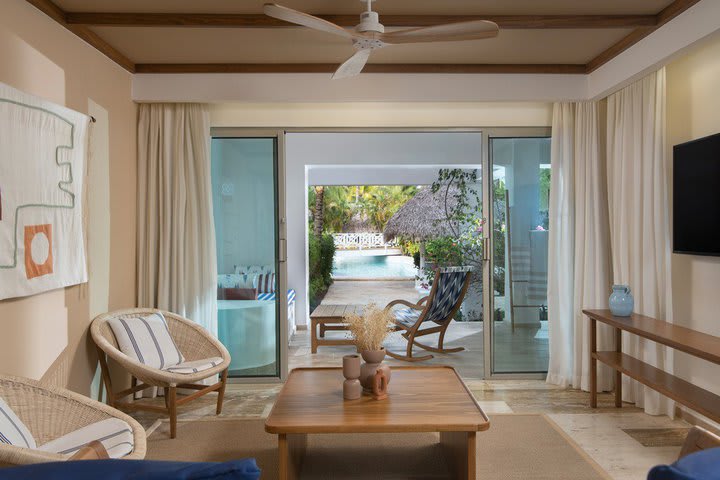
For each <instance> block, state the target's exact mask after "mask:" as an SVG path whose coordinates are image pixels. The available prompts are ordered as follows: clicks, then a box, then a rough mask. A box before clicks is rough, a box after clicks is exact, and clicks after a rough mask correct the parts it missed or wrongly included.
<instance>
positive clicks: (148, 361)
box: [108, 313, 185, 370]
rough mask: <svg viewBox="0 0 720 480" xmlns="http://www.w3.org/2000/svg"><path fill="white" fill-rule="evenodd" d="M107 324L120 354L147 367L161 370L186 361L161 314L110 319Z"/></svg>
mask: <svg viewBox="0 0 720 480" xmlns="http://www.w3.org/2000/svg"><path fill="white" fill-rule="evenodd" d="M108 323H109V324H110V328H112V331H113V333H114V334H115V338H116V339H117V342H118V346H119V347H120V351H121V352H123V353H124V354H125V355H127V356H128V357H130V358H132V359H134V360H137V361H138V362H140V363H143V364H145V365H147V366H148V367H152V368H158V369H160V370H162V369H165V368H167V367H172V366H173V365H177V364H178V363H182V362H184V361H185V358H184V357H183V356H182V353H180V350H179V349H178V347H177V345H175V341H174V340H173V339H172V337H171V336H170V330H169V329H168V326H167V322H166V321H165V317H164V316H163V315H162V314H161V313H153V314H152V315H148V316H147V317H135V318H113V319H110V320H109V321H108Z"/></svg>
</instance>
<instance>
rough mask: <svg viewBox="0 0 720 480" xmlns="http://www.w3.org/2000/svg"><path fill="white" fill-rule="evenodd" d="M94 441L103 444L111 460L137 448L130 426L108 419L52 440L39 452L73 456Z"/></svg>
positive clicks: (41, 447) (115, 419)
mask: <svg viewBox="0 0 720 480" xmlns="http://www.w3.org/2000/svg"><path fill="white" fill-rule="evenodd" d="M93 440H99V441H100V443H102V444H103V447H105V450H107V452H108V455H109V456H110V458H122V457H124V456H125V455H127V454H129V453H130V452H132V451H133V448H134V446H135V442H134V438H133V432H132V428H130V425H128V424H127V423H125V422H124V421H122V420H120V419H119V418H108V419H105V420H101V421H99V422H95V423H91V424H90V425H87V426H85V427H82V428H79V429H77V430H75V431H72V432H70V433H67V434H65V435H63V436H62V437H58V438H56V439H55V440H51V441H49V442H47V443H45V444H43V445H41V446H40V447H39V450H42V451H44V452H52V453H59V454H61V455H67V456H72V455H73V454H74V453H75V452H77V451H78V450H80V449H81V448H82V447H84V446H85V445H87V444H88V443H90V442H92V441H93Z"/></svg>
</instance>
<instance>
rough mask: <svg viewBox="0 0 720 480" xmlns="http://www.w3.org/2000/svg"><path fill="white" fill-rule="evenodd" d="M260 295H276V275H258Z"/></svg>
mask: <svg viewBox="0 0 720 480" xmlns="http://www.w3.org/2000/svg"><path fill="white" fill-rule="evenodd" d="M257 287H258V293H275V274H274V273H263V274H261V275H258V282H257Z"/></svg>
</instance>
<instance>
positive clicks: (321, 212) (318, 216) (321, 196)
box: [313, 185, 325, 238]
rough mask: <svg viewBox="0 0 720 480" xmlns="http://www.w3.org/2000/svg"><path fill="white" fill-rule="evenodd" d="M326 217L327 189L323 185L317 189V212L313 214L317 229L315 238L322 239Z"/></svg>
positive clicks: (314, 231) (315, 229)
mask: <svg viewBox="0 0 720 480" xmlns="http://www.w3.org/2000/svg"><path fill="white" fill-rule="evenodd" d="M324 217H325V187H323V186H322V185H319V186H316V187H315V211H314V213H313V220H314V224H315V228H314V230H313V233H315V236H316V237H318V238H320V237H321V236H322V233H323V220H324Z"/></svg>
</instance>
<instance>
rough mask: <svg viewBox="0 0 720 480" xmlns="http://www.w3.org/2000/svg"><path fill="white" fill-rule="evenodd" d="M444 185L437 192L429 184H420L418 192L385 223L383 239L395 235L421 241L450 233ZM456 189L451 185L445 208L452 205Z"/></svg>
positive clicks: (390, 238) (391, 237)
mask: <svg viewBox="0 0 720 480" xmlns="http://www.w3.org/2000/svg"><path fill="white" fill-rule="evenodd" d="M445 193H446V187H442V188H440V190H438V192H437V193H433V192H432V188H430V187H429V186H427V187H423V188H422V189H421V190H420V191H418V193H417V194H416V195H415V196H414V197H413V198H411V199H410V200H408V201H407V203H405V205H403V206H402V207H400V209H399V210H398V211H397V212H396V213H395V215H393V216H392V217H391V218H390V220H389V221H388V223H387V225H385V230H384V231H383V234H384V235H385V241H386V242H389V241H391V240H393V239H394V238H395V237H404V238H408V239H412V240H413V241H416V242H418V241H424V240H429V239H431V238H437V237H443V236H447V235H452V234H453V232H452V230H451V229H450V225H449V223H448V220H447V214H446V205H445V198H446V195H445ZM455 195H457V190H456V189H455V188H450V192H449V193H448V194H447V210H448V211H451V212H452V210H453V209H454V208H455V205H456V204H457V200H456V198H455Z"/></svg>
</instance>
